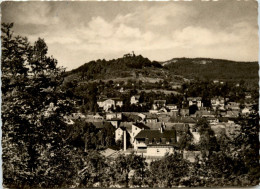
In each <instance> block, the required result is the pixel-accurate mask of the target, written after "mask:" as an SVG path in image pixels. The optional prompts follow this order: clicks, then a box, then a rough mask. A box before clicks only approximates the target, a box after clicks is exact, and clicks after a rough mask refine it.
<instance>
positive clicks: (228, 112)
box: [224, 110, 240, 118]
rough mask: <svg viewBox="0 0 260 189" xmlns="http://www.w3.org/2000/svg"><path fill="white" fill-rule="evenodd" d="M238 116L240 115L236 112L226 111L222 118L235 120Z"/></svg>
mask: <svg viewBox="0 0 260 189" xmlns="http://www.w3.org/2000/svg"><path fill="white" fill-rule="evenodd" d="M239 115H240V112H239V111H238V110H228V111H227V112H226V115H225V116H224V117H229V118H236V117H238V116H239Z"/></svg>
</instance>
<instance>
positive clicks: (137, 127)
mask: <svg viewBox="0 0 260 189" xmlns="http://www.w3.org/2000/svg"><path fill="white" fill-rule="evenodd" d="M149 129H150V127H148V126H146V125H145V124H143V123H138V122H136V123H133V124H132V133H131V135H130V137H131V140H130V141H131V143H133V141H134V138H135V136H136V135H137V134H138V133H139V132H140V131H142V130H149Z"/></svg>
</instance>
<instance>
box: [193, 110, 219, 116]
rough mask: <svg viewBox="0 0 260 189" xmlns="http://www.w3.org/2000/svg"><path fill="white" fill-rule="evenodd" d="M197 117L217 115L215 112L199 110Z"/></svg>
mask: <svg viewBox="0 0 260 189" xmlns="http://www.w3.org/2000/svg"><path fill="white" fill-rule="evenodd" d="M195 117H215V114H214V112H213V111H208V110H198V111H196V113H195Z"/></svg>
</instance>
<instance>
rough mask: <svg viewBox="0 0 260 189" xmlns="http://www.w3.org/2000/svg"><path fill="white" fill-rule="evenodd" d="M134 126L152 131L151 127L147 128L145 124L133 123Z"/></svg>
mask: <svg viewBox="0 0 260 189" xmlns="http://www.w3.org/2000/svg"><path fill="white" fill-rule="evenodd" d="M133 125H134V126H136V127H138V128H140V129H150V127H148V126H146V125H145V124H143V123H141V122H136V123H133Z"/></svg>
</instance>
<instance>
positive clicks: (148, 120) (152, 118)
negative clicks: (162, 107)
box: [145, 114, 158, 123]
mask: <svg viewBox="0 0 260 189" xmlns="http://www.w3.org/2000/svg"><path fill="white" fill-rule="evenodd" d="M145 122H146V123H156V122H158V117H157V116H156V115H155V114H147V115H146V118H145Z"/></svg>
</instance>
